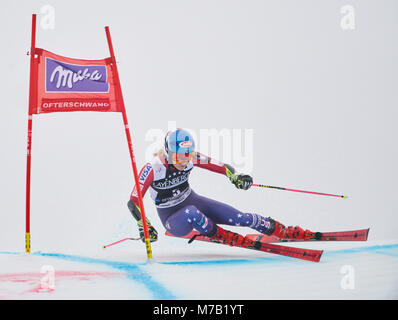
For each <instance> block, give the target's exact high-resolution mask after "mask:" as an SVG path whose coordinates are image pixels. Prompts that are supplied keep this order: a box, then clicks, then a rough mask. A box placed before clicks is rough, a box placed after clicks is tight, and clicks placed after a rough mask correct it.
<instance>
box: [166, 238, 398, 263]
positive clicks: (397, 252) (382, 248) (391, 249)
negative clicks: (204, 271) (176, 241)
mask: <svg viewBox="0 0 398 320" xmlns="http://www.w3.org/2000/svg"><path fill="white" fill-rule="evenodd" d="M361 252H370V253H376V254H383V255H389V256H393V257H398V243H395V244H386V245H375V246H369V247H359V248H350V249H338V250H330V251H329V250H324V251H323V255H322V258H325V257H327V256H334V255H341V254H348V253H361ZM287 261H288V262H289V263H291V262H302V260H296V259H292V258H290V257H285V256H279V255H275V256H267V257H258V258H253V259H228V260H225V259H224V260H205V261H204V260H199V261H170V262H159V263H160V264H167V265H206V266H208V265H225V264H229V265H233V264H242V263H264V262H267V263H272V262H287ZM321 261H322V259H321Z"/></svg>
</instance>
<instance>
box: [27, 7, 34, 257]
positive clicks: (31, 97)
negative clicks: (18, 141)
mask: <svg viewBox="0 0 398 320" xmlns="http://www.w3.org/2000/svg"><path fill="white" fill-rule="evenodd" d="M35 46H36V14H32V38H31V46H30V77H29V113H28V148H27V149H28V150H27V158H26V216H25V252H26V253H30V176H31V175H30V173H31V153H32V127H33V117H32V106H33V104H34V103H35V93H34V90H33V89H34V86H35V83H34V82H35V68H34V59H35Z"/></svg>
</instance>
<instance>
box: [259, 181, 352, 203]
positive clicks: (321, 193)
mask: <svg viewBox="0 0 398 320" xmlns="http://www.w3.org/2000/svg"><path fill="white" fill-rule="evenodd" d="M252 186H253V187H261V188H270V189H278V190H285V191H293V192H302V193H310V194H317V195H321V196H330V197H338V198H344V199H346V198H347V196H344V195H338V194H331V193H323V192H315V191H305V190H297V189H289V188H283V187H274V186H267V185H264V184H255V183H253V184H252Z"/></svg>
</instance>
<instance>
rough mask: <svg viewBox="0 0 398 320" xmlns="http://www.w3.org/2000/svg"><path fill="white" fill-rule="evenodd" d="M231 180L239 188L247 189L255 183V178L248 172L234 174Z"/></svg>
mask: <svg viewBox="0 0 398 320" xmlns="http://www.w3.org/2000/svg"><path fill="white" fill-rule="evenodd" d="M229 180H230V181H231V182H232V183H233V184H234V185H235V187H237V188H238V189H243V190H247V189H249V188H250V187H251V186H252V184H253V178H252V177H251V176H249V175H248V174H233V175H232V176H231V177H229Z"/></svg>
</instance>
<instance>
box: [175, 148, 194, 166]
mask: <svg viewBox="0 0 398 320" xmlns="http://www.w3.org/2000/svg"><path fill="white" fill-rule="evenodd" d="M194 155H195V152H194V151H193V152H191V153H173V154H172V160H173V163H178V164H181V163H188V162H189V161H191V160H192V159H193V157H194Z"/></svg>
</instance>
